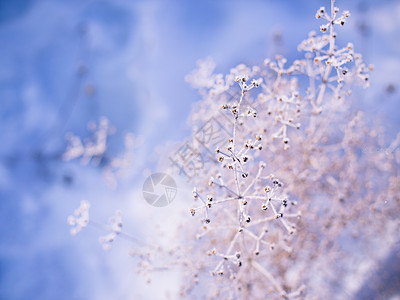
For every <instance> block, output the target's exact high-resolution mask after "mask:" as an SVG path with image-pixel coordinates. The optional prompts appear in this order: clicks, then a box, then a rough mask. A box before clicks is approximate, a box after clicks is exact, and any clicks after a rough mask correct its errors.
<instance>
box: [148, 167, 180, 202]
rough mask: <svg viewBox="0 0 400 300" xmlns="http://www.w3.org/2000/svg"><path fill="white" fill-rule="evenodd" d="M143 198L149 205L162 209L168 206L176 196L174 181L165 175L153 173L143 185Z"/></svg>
mask: <svg viewBox="0 0 400 300" xmlns="http://www.w3.org/2000/svg"><path fill="white" fill-rule="evenodd" d="M142 192H143V197H144V199H145V200H146V201H147V203H149V204H150V205H153V206H156V207H163V206H167V205H168V204H170V203H171V202H172V201H173V200H174V199H175V196H176V192H177V188H176V183H175V180H174V179H173V178H172V177H171V176H170V175H168V174H166V173H154V174H151V175H150V176H149V177H147V179H146V181H145V182H144V184H143V189H142Z"/></svg>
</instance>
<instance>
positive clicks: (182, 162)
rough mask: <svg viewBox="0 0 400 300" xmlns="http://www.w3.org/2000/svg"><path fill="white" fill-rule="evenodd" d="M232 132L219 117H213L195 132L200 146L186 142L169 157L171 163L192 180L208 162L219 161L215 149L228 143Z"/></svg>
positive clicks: (194, 137)
mask: <svg viewBox="0 0 400 300" xmlns="http://www.w3.org/2000/svg"><path fill="white" fill-rule="evenodd" d="M221 116H222V114H221ZM222 117H223V118H226V117H225V116H222ZM230 134H231V133H230V132H229V131H228V130H227V129H226V128H225V127H224V126H223V125H222V122H220V121H219V120H218V118H217V117H211V118H210V119H208V120H207V121H206V122H205V123H204V124H203V125H202V126H201V127H200V128H199V129H198V130H197V131H196V132H195V133H194V134H193V139H194V141H196V143H197V145H200V147H198V146H197V147H194V145H195V144H196V143H194V142H193V141H192V142H191V143H190V142H188V141H186V142H184V143H183V144H182V145H181V146H180V147H179V148H178V149H177V151H175V152H174V153H173V154H172V155H171V156H170V157H169V160H170V161H171V165H172V166H174V167H177V168H178V170H179V175H183V176H185V177H186V179H187V180H188V181H190V180H191V179H192V178H193V177H195V176H197V175H198V174H199V171H200V170H202V169H204V168H205V167H206V164H207V163H212V162H216V161H217V160H216V158H215V157H214V155H215V149H216V148H217V147H218V146H221V145H223V144H225V143H227V141H228V138H229V137H230Z"/></svg>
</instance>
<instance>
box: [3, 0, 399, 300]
mask: <svg viewBox="0 0 400 300" xmlns="http://www.w3.org/2000/svg"><path fill="white" fill-rule="evenodd" d="M329 3H330V1H327V0H319V1H317V0H312V1H305V0H304V1H298V0H291V1H269V0H264V1H261V0H259V1H256V0H252V1H236V0H234V1H232V0H229V1H228V0H221V1H212V0H201V1H200V0H198V1H197V0H196V1H183V0H182V1H161V0H132V1H128V0H79V1H78V0H68V1H61V0H53V1H51V0H16V1H10V0H0V143H1V147H0V226H1V227H0V228H1V229H0V299H157V297H158V295H157V293H156V294H155V292H154V288H153V289H152V288H151V287H149V286H148V285H146V283H145V280H144V279H142V278H141V277H139V276H136V275H135V270H134V269H135V264H134V263H133V262H132V263H131V262H130V259H129V256H128V254H127V252H128V251H127V249H129V247H131V245H129V244H126V243H125V244H124V242H119V243H116V245H115V246H113V248H112V249H111V251H108V252H105V251H103V249H102V247H101V245H99V243H98V236H99V235H100V234H101V232H100V233H99V232H96V230H95V229H90V230H89V229H88V230H84V231H83V232H81V233H79V235H78V236H76V237H71V236H70V234H69V226H68V224H67V222H66V219H67V216H68V215H69V214H71V213H72V212H73V210H74V209H75V208H76V207H78V206H79V203H80V201H81V200H84V199H86V200H88V201H89V202H90V203H91V215H92V216H93V218H94V219H96V220H99V222H106V221H107V218H108V217H109V216H110V215H111V214H113V212H114V210H116V209H122V210H123V213H124V220H125V221H124V230H126V231H127V232H130V233H131V234H132V235H134V236H136V237H138V239H141V238H145V236H146V235H147V234H149V232H151V230H149V228H148V226H149V224H151V222H148V220H151V219H152V218H154V220H155V219H157V222H159V223H161V224H163V223H168V222H171V214H170V212H169V211H168V209H166V210H162V209H161V210H160V209H159V210H157V209H155V208H153V207H150V206H148V205H147V204H146V203H145V201H144V200H143V199H142V196H141V187H142V184H143V182H144V180H145V178H146V174H149V173H150V172H154V171H157V165H158V164H157V160H158V157H159V155H160V154H159V151H156V150H157V149H162V148H163V147H164V145H166V144H168V143H171V142H172V143H173V142H178V143H179V141H183V140H184V139H185V137H187V136H188V135H189V134H190V128H189V126H188V125H187V118H188V115H189V113H190V111H191V105H192V104H193V103H194V102H195V101H197V100H199V99H200V98H199V96H198V95H197V94H196V91H195V90H192V89H191V88H190V86H189V85H188V84H187V83H186V82H185V80H184V78H185V75H187V74H188V73H190V72H191V70H192V69H194V68H195V66H196V61H197V60H198V59H201V58H205V57H212V58H213V59H214V61H215V62H216V64H217V71H218V72H228V71H229V69H230V68H231V67H233V66H235V65H237V64H239V63H246V64H260V63H262V61H263V60H264V58H266V57H271V56H274V55H275V54H278V53H279V54H283V55H284V56H286V57H287V58H288V60H289V61H293V60H294V59H296V58H299V57H301V54H300V53H298V52H297V45H298V44H299V43H300V42H301V41H302V40H303V39H305V38H306V37H307V35H308V32H309V31H311V30H318V28H319V25H320V22H319V21H317V20H315V18H314V15H315V11H316V10H317V9H318V8H319V7H320V6H327V7H329ZM337 6H339V7H340V9H341V10H350V11H351V13H352V16H351V18H350V19H349V22H348V24H346V25H345V26H344V28H342V29H340V30H339V31H338V36H339V37H338V41H339V43H342V44H343V45H345V44H346V43H347V42H348V41H351V42H353V43H354V45H355V49H356V52H360V53H362V54H363V57H364V60H365V61H366V62H367V63H368V64H369V63H371V64H374V66H375V71H374V72H373V73H372V75H371V84H372V85H371V88H369V89H368V90H364V91H360V93H362V94H361V95H362V98H361V101H358V102H357V105H359V106H360V108H362V109H363V110H366V111H367V112H369V114H368V118H369V119H370V120H371V122H373V121H376V120H378V119H379V120H381V122H383V124H384V125H385V127H386V131H387V138H388V139H390V138H393V137H394V136H395V135H396V133H397V132H398V131H399V129H400V114H399V109H400V104H399V103H400V102H399V100H400V93H399V88H400V30H399V28H400V2H399V1H397V0H381V1H372V0H355V1H344V0H338V1H337ZM102 117H106V118H107V119H108V120H109V124H110V125H111V127H112V128H113V130H112V131H113V134H112V135H110V136H109V138H108V141H107V150H106V151H105V153H104V155H103V156H102V159H101V160H100V161H99V162H98V164H97V165H96V164H92V163H89V164H88V165H82V164H81V162H80V160H79V159H75V160H71V161H68V162H66V161H64V160H63V159H62V155H63V153H64V152H65V150H66V148H67V141H66V139H65V135H66V134H67V133H69V132H71V133H73V134H74V135H76V136H79V137H81V138H82V139H84V138H88V137H91V136H92V135H93V133H92V132H91V131H90V130H89V129H88V126H87V125H88V123H89V122H99V120H100V119H101V118H102ZM126 133H131V134H132V135H133V136H134V142H133V144H134V145H133V148H132V149H130V151H131V154H132V157H133V158H132V160H131V161H130V162H129V163H128V164H127V165H125V166H124V171H125V172H124V176H121V177H118V178H115V179H116V181H115V182H114V183H112V184H111V185H110V182H108V181H107V180H106V178H105V176H104V172H103V171H104V170H103V169H104V167H105V166H107V165H108V162H110V161H112V159H113V158H115V157H120V156H121V155H124V151H125V150H124V149H125V148H124V147H125V146H124V137H125V135H126ZM183 185H184V182H183V181H182V182H180V183H179V184H178V194H179V192H180V193H181V195H182V191H183V190H184V189H185V187H184V186H183ZM183 198H184V197H178V198H177V200H176V201H175V202H174V204H173V208H172V209H177V207H178V206H179V207H184V208H186V207H187V206H189V205H190V203H189V202H188V203H187V206H185V204H186V202H185V201H186V200H184V199H183ZM169 210H171V208H170V209H169ZM146 220H147V223H146ZM143 224H146V225H143ZM163 282H164V283H165V287H161V288H160V286H158V287H159V288H160V289H164V288H165V289H167V288H168V285H171V286H170V288H171V289H172V290H174V288H173V284H172V283H170V282H169V281H167V280H166V281H163V279H162V278H161V279H159V281H158V284H161V285H162V283H163ZM160 299H162V298H161V296H160Z"/></svg>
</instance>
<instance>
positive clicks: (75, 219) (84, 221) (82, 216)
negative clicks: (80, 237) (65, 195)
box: [68, 201, 90, 235]
mask: <svg viewBox="0 0 400 300" xmlns="http://www.w3.org/2000/svg"><path fill="white" fill-rule="evenodd" d="M89 208H90V204H89V202H87V201H81V204H80V206H79V208H77V209H76V210H75V211H74V214H73V215H72V216H69V217H68V224H69V225H70V226H72V228H71V230H70V233H71V234H72V235H76V234H77V233H78V232H79V231H81V230H82V229H83V228H85V227H86V226H87V225H88V223H89Z"/></svg>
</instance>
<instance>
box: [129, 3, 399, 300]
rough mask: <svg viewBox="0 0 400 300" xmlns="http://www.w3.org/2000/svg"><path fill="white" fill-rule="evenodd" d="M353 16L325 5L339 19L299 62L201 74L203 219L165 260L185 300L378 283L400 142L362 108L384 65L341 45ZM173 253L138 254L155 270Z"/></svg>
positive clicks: (395, 203) (395, 225)
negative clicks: (370, 279)
mask: <svg viewBox="0 0 400 300" xmlns="http://www.w3.org/2000/svg"><path fill="white" fill-rule="evenodd" d="M349 15H350V14H349V12H347V11H345V12H343V13H342V14H339V9H338V8H337V7H335V6H334V1H333V0H332V1H331V8H330V13H328V12H327V11H326V9H325V8H324V7H321V8H320V9H319V10H318V11H317V13H316V18H317V19H324V20H325V21H326V22H327V23H325V24H323V25H322V26H321V27H320V31H321V34H317V33H315V32H312V33H310V35H309V37H308V39H306V40H304V41H303V42H302V43H301V44H300V45H299V47H298V49H299V51H302V52H305V55H304V58H302V59H299V60H296V61H294V62H293V63H292V64H288V62H287V60H286V59H285V58H283V57H281V56H277V57H276V58H275V59H273V60H269V59H266V60H265V61H264V64H263V65H262V66H252V67H248V66H245V65H239V66H237V67H235V68H233V69H231V70H230V73H229V74H227V75H222V74H214V68H215V64H214V63H213V62H212V61H211V60H210V59H206V60H204V61H200V62H199V68H198V69H197V70H195V71H193V72H192V73H191V74H190V75H188V77H187V80H188V81H189V82H190V83H191V84H192V85H193V86H194V87H195V88H198V89H199V92H200V94H201V95H202V97H203V99H202V100H201V101H200V102H199V103H197V104H196V106H195V108H194V110H193V112H192V114H191V116H190V122H191V124H192V125H193V128H194V130H193V136H192V138H191V140H190V141H189V142H188V143H189V145H190V147H189V148H188V149H196V151H197V152H196V155H200V156H202V157H207V159H206V160H204V161H203V163H202V164H201V168H200V169H198V170H196V171H197V172H195V173H192V174H193V176H190V182H191V184H193V185H194V186H195V188H194V189H193V200H194V204H193V206H192V208H191V209H190V213H191V215H192V216H193V218H195V220H192V221H191V222H189V221H186V223H185V224H184V225H182V226H180V227H179V228H178V229H179V230H180V231H179V232H180V235H182V232H183V235H184V237H183V238H182V239H181V240H180V241H181V242H182V243H179V242H177V245H171V247H170V249H169V250H168V251H167V250H165V251H164V253H167V254H168V255H166V256H167V257H169V258H170V260H169V263H168V262H165V264H166V265H169V264H170V265H179V266H181V267H182V269H183V271H184V272H185V274H186V276H184V279H183V280H184V283H183V284H182V290H181V296H182V297H184V298H191V297H193V296H195V295H197V296H199V297H200V298H207V299H253V298H254V299H265V298H268V299H275V298H285V299H289V298H306V299H320V298H321V299H324V298H326V297H328V298H329V299H344V298H346V297H348V294H354V293H355V292H356V291H357V289H358V288H359V287H360V286H361V284H362V281H363V280H364V279H365V278H366V277H365V276H366V271H367V269H368V268H365V266H364V267H363V269H362V268H360V267H359V266H360V262H361V261H363V262H367V264H369V265H368V266H371V262H374V261H376V260H377V259H378V258H379V257H380V256H381V255H382V254H384V253H383V252H382V248H381V247H380V245H381V243H382V241H384V243H385V244H386V247H385V249H387V248H390V246H391V245H392V244H393V242H394V241H395V239H396V238H398V236H399V220H398V216H399V213H400V177H399V172H398V168H399V163H400V154H399V151H393V149H396V148H397V147H398V145H399V143H400V135H398V136H397V138H396V139H395V140H394V141H393V143H392V144H391V145H390V147H389V148H388V149H389V151H376V149H377V148H383V147H384V141H383V139H382V136H383V134H382V132H381V130H380V129H375V128H373V127H370V126H369V125H367V122H366V120H365V113H363V112H361V111H357V110H355V109H354V107H353V106H352V104H351V98H350V92H351V89H352V88H353V87H354V86H355V85H356V84H357V83H358V82H359V83H361V84H362V85H363V86H365V87H367V86H368V85H369V74H368V73H369V71H370V70H372V67H367V66H366V65H365V64H364V63H363V61H362V57H361V55H360V54H356V53H355V52H354V49H353V45H352V44H350V43H349V44H347V45H346V46H345V47H340V46H338V45H336V36H337V33H336V31H335V30H336V28H337V27H338V26H343V25H344V24H345V22H346V20H347V18H348V17H349ZM210 120H212V122H214V124H217V126H218V129H219V130H217V131H215V130H214V129H215V128H214V129H213V128H211V127H210V126H211V125H209V124H211V123H210ZM204 124H208V125H207V126H206V125H204ZM210 128H211V129H210ZM226 135H227V136H226ZM221 136H222V138H221ZM210 148H212V149H210ZM390 149H391V150H390ZM210 150H211V151H210ZM211 152H212V153H211ZM191 157H193V156H191ZM192 166H194V164H192ZM196 220H198V221H199V222H196ZM199 223H200V226H199ZM359 249H363V250H362V251H359ZM383 250H384V249H383ZM139 252H140V253H139ZM159 254H160V251H159V249H157V251H154V249H153V250H152V249H151V247H150V248H149V250H148V251H146V250H144V249H141V250H140V251H139V250H138V251H136V252H135V255H136V256H137V257H139V258H140V257H142V258H145V262H146V263H145V264H144V263H141V268H143V266H147V267H146V268H150V269H151V267H149V265H151V264H152V263H154V260H156V255H159ZM163 259H165V258H163ZM368 266H367V267H368ZM327 295H328V296H327Z"/></svg>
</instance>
